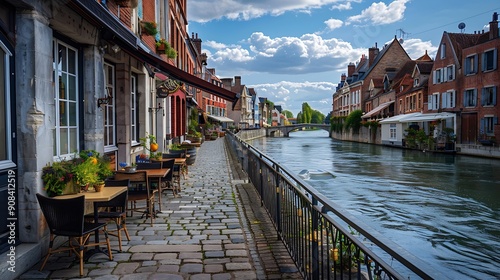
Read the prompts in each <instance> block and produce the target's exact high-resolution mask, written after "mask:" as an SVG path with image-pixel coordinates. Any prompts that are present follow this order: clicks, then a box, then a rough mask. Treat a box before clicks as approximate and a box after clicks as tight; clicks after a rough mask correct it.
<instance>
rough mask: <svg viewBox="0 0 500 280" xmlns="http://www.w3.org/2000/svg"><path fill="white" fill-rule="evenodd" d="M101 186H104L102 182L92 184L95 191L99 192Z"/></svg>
mask: <svg viewBox="0 0 500 280" xmlns="http://www.w3.org/2000/svg"><path fill="white" fill-rule="evenodd" d="M103 188H104V184H96V185H94V190H95V191H96V192H101V191H102V189H103Z"/></svg>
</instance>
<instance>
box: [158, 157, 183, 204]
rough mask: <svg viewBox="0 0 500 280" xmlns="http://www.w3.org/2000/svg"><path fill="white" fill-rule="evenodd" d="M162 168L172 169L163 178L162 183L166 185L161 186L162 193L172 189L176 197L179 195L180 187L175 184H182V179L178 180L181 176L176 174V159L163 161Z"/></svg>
mask: <svg viewBox="0 0 500 280" xmlns="http://www.w3.org/2000/svg"><path fill="white" fill-rule="evenodd" d="M162 168H164V169H166V168H168V169H170V172H168V173H167V175H166V176H165V177H163V178H162V179H161V181H162V185H164V186H165V187H164V186H162V187H161V190H160V195H161V193H163V192H164V191H167V190H170V191H172V194H173V195H174V197H177V193H178V192H177V190H178V188H177V187H176V186H175V184H176V183H179V184H180V180H176V178H179V177H178V176H174V169H175V159H169V160H165V161H163V162H162Z"/></svg>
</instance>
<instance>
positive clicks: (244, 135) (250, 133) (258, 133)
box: [236, 128, 266, 141]
mask: <svg viewBox="0 0 500 280" xmlns="http://www.w3.org/2000/svg"><path fill="white" fill-rule="evenodd" d="M236 135H238V137H240V138H241V139H243V140H245V141H246V140H251V139H255V138H261V137H266V130H265V129H264V128H261V129H252V130H240V131H239V132H238V133H237V134H236Z"/></svg>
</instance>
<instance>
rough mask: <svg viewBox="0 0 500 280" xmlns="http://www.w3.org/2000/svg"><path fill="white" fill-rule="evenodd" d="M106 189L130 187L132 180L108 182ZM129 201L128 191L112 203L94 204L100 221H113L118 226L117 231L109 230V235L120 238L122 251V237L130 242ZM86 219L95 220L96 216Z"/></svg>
mask: <svg viewBox="0 0 500 280" xmlns="http://www.w3.org/2000/svg"><path fill="white" fill-rule="evenodd" d="M105 185H106V187H118V186H119V187H127V188H129V187H130V179H126V180H106V181H105ZM127 200H128V191H126V192H124V193H121V194H120V195H118V196H117V197H115V198H114V199H112V200H110V201H102V202H94V207H97V209H99V210H98V212H97V218H98V220H108V221H113V222H114V223H115V224H116V230H108V234H109V235H112V236H116V237H117V238H118V247H119V250H120V252H121V251H122V235H121V232H122V231H123V232H124V233H125V236H126V237H127V240H128V241H130V235H129V233H128V230H127V224H126V216H127ZM94 211H95V210H94ZM85 218H86V219H95V217H94V214H87V215H85Z"/></svg>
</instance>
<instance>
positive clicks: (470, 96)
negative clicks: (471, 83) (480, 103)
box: [464, 89, 477, 107]
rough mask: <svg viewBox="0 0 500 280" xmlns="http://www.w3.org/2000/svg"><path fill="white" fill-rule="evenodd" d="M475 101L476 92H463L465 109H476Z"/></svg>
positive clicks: (471, 90)
mask: <svg viewBox="0 0 500 280" xmlns="http://www.w3.org/2000/svg"><path fill="white" fill-rule="evenodd" d="M476 100H477V90H476V89H467V90H465V92H464V106H465V107H476Z"/></svg>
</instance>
